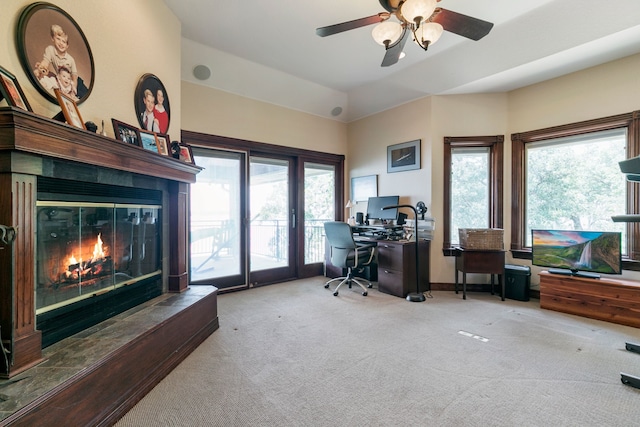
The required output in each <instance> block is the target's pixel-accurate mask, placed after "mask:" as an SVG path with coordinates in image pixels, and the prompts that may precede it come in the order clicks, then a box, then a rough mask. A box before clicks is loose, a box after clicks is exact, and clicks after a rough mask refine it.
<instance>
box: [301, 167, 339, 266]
mask: <svg viewBox="0 0 640 427" xmlns="http://www.w3.org/2000/svg"><path fill="white" fill-rule="evenodd" d="M335 217H336V216H335V166H333V165H323V164H317V163H307V162H305V164H304V237H303V238H304V264H305V265H309V264H316V263H322V262H323V261H324V251H325V249H324V244H325V239H324V223H325V222H327V221H333V220H334V218H335Z"/></svg>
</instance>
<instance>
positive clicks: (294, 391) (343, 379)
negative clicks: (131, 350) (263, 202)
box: [116, 277, 640, 427]
mask: <svg viewBox="0 0 640 427" xmlns="http://www.w3.org/2000/svg"><path fill="white" fill-rule="evenodd" d="M323 284H324V278H322V277H317V278H312V279H306V280H298V281H293V282H287V283H282V284H277V285H270V286H265V287H260V288H254V289H250V290H246V291H241V292H235V293H228V294H223V295H219V297H218V313H219V319H220V329H219V330H218V331H216V332H215V333H214V334H213V335H211V336H210V337H209V338H208V339H207V340H206V341H205V342H204V343H203V344H201V345H200V346H199V347H198V348H197V349H196V350H195V351H194V352H193V353H192V354H191V355H189V357H187V358H186V359H185V360H184V361H183V362H182V363H181V364H180V365H179V366H178V367H177V368H176V369H175V370H173V371H172V372H171V373H170V374H169V375H168V376H167V377H166V378H165V379H163V380H162V381H161V382H160V383H159V384H158V385H157V386H156V387H155V388H154V389H153V390H152V391H151V392H150V393H149V394H148V395H147V396H145V397H144V398H143V399H142V400H141V401H140V402H139V403H138V404H137V405H136V406H135V407H134V408H133V409H132V410H131V411H129V413H127V414H126V415H125V416H124V417H123V418H122V419H121V420H120V421H119V422H118V423H117V424H116V425H117V426H118V427H133V426H631V425H640V390H638V389H635V388H633V387H630V386H626V385H624V384H622V383H621V381H620V372H626V373H630V374H633V375H640V354H634V353H631V352H628V351H626V350H625V343H626V342H634V343H637V342H638V341H640V330H639V329H636V328H632V327H626V326H621V325H616V324H612V323H608V322H601V321H597V320H592V319H587V318H583V317H578V316H573V315H568V314H563V313H557V312H553V311H549V310H542V309H540V307H539V301H538V300H531V301H528V302H522V301H514V300H506V301H501V300H500V297H499V296H497V295H494V296H492V295H490V294H488V293H481V292H470V293H468V294H467V300H463V299H462V297H461V295H456V294H455V293H453V292H444V291H434V292H433V293H432V295H431V296H432V298H428V299H427V300H426V301H425V302H422V303H415V302H408V301H406V300H404V299H402V298H397V297H394V296H390V295H386V294H383V293H380V292H378V291H377V290H376V289H372V290H371V291H370V292H369V295H368V296H367V297H363V296H362V295H361V294H360V292H359V291H358V289H359V288H358V287H354V288H353V289H352V290H350V289H348V288H343V289H341V291H340V295H339V296H338V297H334V296H333V295H332V292H331V291H329V290H327V289H324V287H323Z"/></svg>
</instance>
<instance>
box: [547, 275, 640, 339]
mask: <svg viewBox="0 0 640 427" xmlns="http://www.w3.org/2000/svg"><path fill="white" fill-rule="evenodd" d="M540 307H541V308H545V309H548V310H554V311H560V312H563V313H569V314H575V315H578V316H584V317H589V318H591V319H597V320H604V321H607V322H612V323H619V324H621V325H627V326H633V327H636V328H640V282H636V281H631V280H617V279H609V278H606V279H588V278H583V277H576V276H564V275H561V274H553V273H549V272H547V271H543V272H541V273H540Z"/></svg>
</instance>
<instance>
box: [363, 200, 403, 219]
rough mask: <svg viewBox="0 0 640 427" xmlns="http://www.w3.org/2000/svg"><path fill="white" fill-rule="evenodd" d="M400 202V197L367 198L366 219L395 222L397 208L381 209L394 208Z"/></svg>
mask: <svg viewBox="0 0 640 427" xmlns="http://www.w3.org/2000/svg"><path fill="white" fill-rule="evenodd" d="M399 202H400V196H384V197H369V202H368V203H367V217H368V218H369V219H379V220H381V221H386V220H396V219H397V218H398V208H393V209H384V210H383V209H382V208H384V207H386V206H394V205H397V204H398V203H399Z"/></svg>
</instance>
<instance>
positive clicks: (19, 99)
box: [0, 67, 32, 111]
mask: <svg viewBox="0 0 640 427" xmlns="http://www.w3.org/2000/svg"><path fill="white" fill-rule="evenodd" d="M3 98H4V99H6V100H7V104H9V106H10V107H18V108H22V109H23V110H26V111H32V110H31V106H30V105H29V102H27V97H26V96H24V92H22V88H21V87H20V84H19V83H18V79H16V76H14V75H13V74H11V73H10V72H9V71H7V70H6V69H4V68H2V67H0V101H2V99H3Z"/></svg>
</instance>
